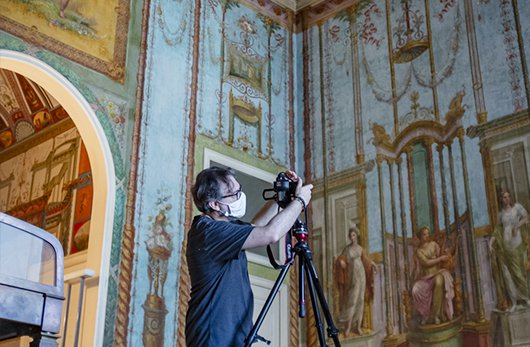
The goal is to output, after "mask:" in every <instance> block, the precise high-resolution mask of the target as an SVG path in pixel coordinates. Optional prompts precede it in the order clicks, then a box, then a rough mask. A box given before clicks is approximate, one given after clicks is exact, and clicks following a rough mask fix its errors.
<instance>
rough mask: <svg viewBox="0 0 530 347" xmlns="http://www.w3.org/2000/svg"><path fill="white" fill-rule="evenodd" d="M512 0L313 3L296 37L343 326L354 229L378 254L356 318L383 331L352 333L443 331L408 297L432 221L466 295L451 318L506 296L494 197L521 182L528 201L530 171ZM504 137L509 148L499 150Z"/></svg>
mask: <svg viewBox="0 0 530 347" xmlns="http://www.w3.org/2000/svg"><path fill="white" fill-rule="evenodd" d="M513 4H514V3H513V2H510V1H502V2H493V1H479V2H471V1H460V2H457V1H431V2H422V1H360V2H358V3H357V4H356V5H354V6H344V7H343V9H339V10H336V11H335V12H334V13H333V14H331V13H328V14H327V17H328V18H327V19H326V17H325V16H324V15H322V17H323V18H324V19H321V18H316V17H312V16H311V13H309V14H307V15H306V21H307V22H309V25H308V28H307V29H305V30H304V31H302V32H301V33H300V34H298V36H297V40H298V44H299V45H301V46H302V47H301V49H302V51H303V52H304V54H307V61H304V63H305V64H307V65H306V70H305V71H308V73H309V75H308V76H303V77H302V78H300V79H299V80H298V83H299V84H301V86H300V85H299V87H300V88H302V87H305V88H306V89H305V90H304V93H306V95H308V96H309V98H308V100H307V101H306V104H303V105H302V104H300V103H299V104H298V109H297V111H298V112H300V113H302V114H304V117H305V119H306V121H308V123H309V124H311V126H310V134H311V135H310V139H311V140H310V141H309V143H308V142H307V141H306V146H309V147H310V151H311V158H310V160H311V165H310V168H311V177H312V179H313V180H314V182H315V183H316V185H317V186H316V189H315V191H316V194H317V196H316V197H315V199H314V200H313V204H312V206H313V209H312V211H313V228H314V231H315V235H314V236H315V240H316V242H317V244H319V245H323V247H322V249H320V252H321V253H322V254H323V255H322V256H320V261H322V262H323V263H322V264H321V265H320V266H322V268H323V269H325V270H324V274H323V276H322V277H323V279H322V280H323V281H324V283H325V287H326V288H328V290H327V295H328V298H329V300H330V302H331V303H332V305H331V306H332V307H333V308H334V317H335V319H336V322H337V321H338V324H339V326H340V325H343V324H344V322H343V323H341V321H343V320H344V321H345V322H346V323H347V319H345V318H343V317H342V318H341V316H343V314H344V312H343V310H342V309H341V307H344V305H345V304H346V302H344V301H341V300H342V299H341V297H340V292H341V290H343V289H341V288H342V287H341V286H344V281H345V280H344V278H343V277H341V275H340V272H339V273H337V269H339V268H338V267H337V266H338V265H337V259H339V258H340V257H339V256H340V255H341V252H342V250H343V248H344V247H345V246H347V245H348V244H350V242H351V241H350V239H349V235H348V230H349V229H350V228H351V227H353V226H356V227H357V228H358V229H359V236H360V237H359V241H358V244H359V245H360V246H362V248H364V250H365V252H366V253H368V254H370V257H371V258H372V259H373V260H376V261H377V263H378V264H380V266H379V267H378V269H377V270H378V271H377V272H376V273H372V272H371V270H370V268H367V270H366V274H367V275H369V274H371V275H373V276H374V279H373V281H374V282H373V283H374V286H375V287H374V288H370V283H367V288H366V291H367V294H366V295H364V298H365V302H366V304H365V305H364V313H365V314H364V320H363V322H362V324H361V325H362V327H364V328H368V329H367V331H368V332H369V333H368V335H369V336H371V335H373V336H374V337H373V338H372V339H371V338H369V337H368V338H367V337H366V332H365V333H364V335H363V336H360V335H359V334H355V333H352V334H350V335H349V336H344V338H345V341H349V342H348V344H351V345H355V344H356V343H361V342H362V343H365V342H366V341H367V339H368V341H374V342H373V343H375V345H378V344H379V343H380V342H381V340H382V339H383V338H385V341H387V343H391V342H389V341H391V340H392V339H393V338H397V337H399V338H404V339H409V341H412V343H418V341H421V339H422V338H427V339H428V338H431V339H432V338H435V334H434V333H432V331H426V330H425V329H423V328H425V327H431V326H432V327H433V329H434V327H435V326H438V323H435V322H434V321H428V319H427V321H426V322H423V323H424V324H422V322H420V321H421V319H420V318H418V317H419V315H418V312H417V309H418V304H417V303H415V302H414V301H413V299H414V298H412V297H411V290H412V287H413V286H414V285H415V283H416V282H415V281H416V277H415V274H414V271H415V267H417V266H418V261H417V259H416V255H417V251H418V249H420V248H421V247H422V241H421V237H420V236H419V232H420V231H421V228H422V227H423V226H427V227H428V228H429V230H430V231H431V238H432V240H437V243H438V244H439V246H441V245H443V246H444V247H447V246H449V245H451V247H452V248H451V247H450V249H448V253H451V252H452V253H451V254H452V256H453V259H454V260H455V263H454V264H453V267H447V268H448V269H449V272H450V273H451V275H452V276H453V277H454V280H453V281H454V283H455V285H454V291H455V293H454V295H456V297H457V298H456V299H455V300H456V301H455V303H456V302H459V305H460V306H459V307H456V308H455V309H454V312H453V314H452V316H451V317H452V318H449V317H446V319H445V321H446V322H447V321H449V322H452V321H454V320H456V319H457V317H460V315H462V316H463V317H464V321H473V320H477V321H480V320H481V319H490V318H492V317H491V312H492V310H493V309H495V308H499V307H498V302H497V300H496V292H495V287H494V284H495V283H494V282H493V280H492V276H491V268H490V260H491V259H492V251H491V250H490V249H489V248H488V247H489V246H488V241H489V240H490V238H489V236H488V235H489V234H490V233H491V232H492V231H493V228H494V226H495V224H496V223H497V214H498V212H499V208H500V207H501V206H502V205H500V203H499V202H498V200H497V199H498V198H499V197H500V195H502V192H503V191H505V190H510V191H512V192H513V191H515V190H519V193H517V194H516V195H517V199H518V202H520V203H521V205H522V206H523V207H524V208H525V209H526V210H528V208H530V206H528V205H526V206H525V203H526V202H525V201H526V196H527V194H528V193H527V191H528V190H527V188H526V187H527V184H528V183H527V182H528V175H525V174H520V175H517V174H515V175H514V174H511V173H510V174H508V171H510V172H521V171H523V172H526V171H524V170H527V167H528V158H529V154H528V149H527V147H525V146H527V143H528V142H527V141H528V129H527V119H528V112H527V108H528V89H527V88H528V75H527V74H526V75H525V74H524V73H523V70H524V69H526V66H527V65H528V55H527V52H528V45H529V43H528V37H526V36H525V33H527V32H528V23H524V21H520V20H519V19H517V16H519V18H522V17H521V16H523V15H524V14H525V13H528V11H529V8H528V6H526V4H522V3H519V5H518V7H517V8H515V7H514V5H513ZM515 4H517V3H515ZM322 8H324V6H322ZM308 12H309V11H308ZM315 12H318V11H315ZM525 86H526V87H525ZM501 123H502V124H503V125H502V126H501V125H500V124H501ZM509 129H510V130H509ZM495 131H496V133H495ZM499 143H503V144H499ZM511 143H514V144H513V146H515V147H513V146H512V147H509V146H510V145H511ZM495 146H497V147H500V148H502V149H500V150H499V152H498V153H496V154H494V155H493V156H495V158H492V155H490V153H491V150H492V148H496V147H495ZM508 147H509V148H511V151H512V152H510V154H508V152H509V151H510V150H509V149H508ZM523 147H524V148H525V149H523ZM523 152H524V153H523ZM517 157H518V158H520V160H521V161H523V162H522V164H521V165H519V166H517V165H516V164H514V163H515V162H516V161H517V160H516V159H515V158H517ZM523 157H524V158H525V159H523ZM501 162H505V164H504V165H506V166H505V167H504V169H502V168H501V166H502V165H501V164H500V163H501ZM506 162H509V163H511V164H508V163H506ZM495 163H499V164H495ZM506 170H507V171H506ZM500 176H502V177H500ZM508 176H509V177H511V178H507V177H508ZM523 176H524V177H523ZM515 177H519V178H515ZM505 180H506V182H504V181H505ZM508 181H510V182H514V183H508ZM515 182H519V183H515ZM517 187H519V188H517ZM514 194H515V193H511V195H512V196H513V195H514ZM514 200H515V198H514ZM526 204H527V203H526ZM451 237H453V238H455V239H454V240H453V241H450V240H449V239H450V238H451ZM403 259H407V261H404V260H403ZM368 292H369V293H368ZM471 293H472V294H471ZM368 294H369V295H368ZM462 295H464V296H466V298H464V299H462ZM470 296H475V297H476V298H475V299H473V300H470V299H469V297H470ZM371 303H373V306H370V305H371ZM456 306H458V305H456ZM459 310H460V311H459ZM470 317H471V318H470ZM477 317H481V318H477ZM447 324H449V323H447ZM415 329H419V330H421V331H422V332H421V333H422V334H426V335H422V336H419V335H418V334H416V333H417V331H416V330H415ZM422 329H423V330H422ZM429 329H430V328H429ZM429 329H427V330H429ZM448 329H449V328H448ZM341 331H344V328H342V329H341ZM464 331H465V330H464ZM415 334H416V335H415ZM429 334H430V335H429ZM420 335H421V334H420ZM403 336H406V337H403ZM426 336H427V337H426ZM462 338H463V339H464V340H463V341H464V343H465V342H466V341H467V342H469V343H475V342H476V341H475V342H470V341H471V340H466V339H467V338H469V337H468V336H467V335H466V333H464V334H463V337H462ZM363 341H364V342H363ZM396 343H398V342H396ZM448 343H450V345H455V344H456V345H458V344H459V343H462V340H448ZM398 344H399V343H398Z"/></svg>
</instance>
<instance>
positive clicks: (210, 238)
mask: <svg viewBox="0 0 530 347" xmlns="http://www.w3.org/2000/svg"><path fill="white" fill-rule="evenodd" d="M210 223H213V224H214V225H212V226H211V227H210V228H207V231H206V233H205V240H206V252H207V254H208V255H210V256H211V257H212V259H213V260H215V261H229V260H232V259H237V258H239V254H240V252H241V250H242V247H243V244H244V243H245V241H246V239H247V237H248V235H249V234H250V232H251V231H252V229H254V226H253V225H251V224H247V223H242V222H238V221H234V222H219V221H217V222H213V221H212V222H210Z"/></svg>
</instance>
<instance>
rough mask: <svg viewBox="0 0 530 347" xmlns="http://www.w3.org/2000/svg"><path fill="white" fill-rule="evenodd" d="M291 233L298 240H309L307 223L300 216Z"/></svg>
mask: <svg viewBox="0 0 530 347" xmlns="http://www.w3.org/2000/svg"><path fill="white" fill-rule="evenodd" d="M291 233H292V234H293V235H294V237H295V238H296V239H297V240H298V241H300V242H305V241H307V237H308V235H309V230H308V229H307V226H306V224H305V223H304V222H302V221H301V220H300V218H298V219H297V220H296V221H295V222H294V224H293V226H292V228H291Z"/></svg>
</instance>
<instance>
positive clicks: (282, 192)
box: [263, 172, 298, 208]
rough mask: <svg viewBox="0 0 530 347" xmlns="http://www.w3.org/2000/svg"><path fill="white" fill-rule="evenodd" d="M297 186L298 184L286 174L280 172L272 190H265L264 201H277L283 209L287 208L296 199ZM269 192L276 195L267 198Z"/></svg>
mask: <svg viewBox="0 0 530 347" xmlns="http://www.w3.org/2000/svg"><path fill="white" fill-rule="evenodd" d="M297 185H298V184H297V182H294V181H292V180H290V179H289V178H288V177H287V175H286V174H285V173H284V172H280V173H279V174H278V177H276V180H275V181H274V182H273V183H272V189H265V190H263V199H265V200H272V199H275V200H276V202H277V203H278V205H279V206H280V207H281V208H285V207H287V205H288V204H289V203H290V202H291V201H293V199H294V198H295V196H296V187H297ZM268 192H275V194H274V195H273V196H267V193H268Z"/></svg>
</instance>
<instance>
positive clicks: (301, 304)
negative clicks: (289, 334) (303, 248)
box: [298, 258, 306, 318]
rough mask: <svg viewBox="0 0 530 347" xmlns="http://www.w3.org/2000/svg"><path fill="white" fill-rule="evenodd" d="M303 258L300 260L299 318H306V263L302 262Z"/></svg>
mask: <svg viewBox="0 0 530 347" xmlns="http://www.w3.org/2000/svg"><path fill="white" fill-rule="evenodd" d="M302 259H303V258H299V259H298V304H299V311H298V317H300V318H304V317H305V313H306V311H305V285H304V283H305V263H304V262H303V261H302Z"/></svg>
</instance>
